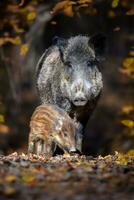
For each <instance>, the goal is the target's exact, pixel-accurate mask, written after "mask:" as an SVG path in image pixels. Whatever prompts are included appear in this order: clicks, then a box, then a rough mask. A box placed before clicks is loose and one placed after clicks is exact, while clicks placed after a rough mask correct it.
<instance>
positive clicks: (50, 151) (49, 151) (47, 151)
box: [43, 141, 56, 156]
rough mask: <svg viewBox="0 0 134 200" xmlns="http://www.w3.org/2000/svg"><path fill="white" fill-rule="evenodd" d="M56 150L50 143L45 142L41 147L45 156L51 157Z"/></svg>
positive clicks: (52, 143) (53, 144)
mask: <svg viewBox="0 0 134 200" xmlns="http://www.w3.org/2000/svg"><path fill="white" fill-rule="evenodd" d="M55 149H56V145H55V143H54V142H52V141H45V142H44V146H43V153H44V154H45V155H46V156H53V154H54V151H55Z"/></svg>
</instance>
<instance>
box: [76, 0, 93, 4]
mask: <svg viewBox="0 0 134 200" xmlns="http://www.w3.org/2000/svg"><path fill="white" fill-rule="evenodd" d="M78 3H79V4H85V3H92V0H79V1H78Z"/></svg>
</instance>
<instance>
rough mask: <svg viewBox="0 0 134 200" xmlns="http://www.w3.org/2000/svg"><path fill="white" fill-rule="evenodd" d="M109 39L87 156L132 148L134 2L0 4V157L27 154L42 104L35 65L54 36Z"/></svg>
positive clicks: (10, 0)
mask: <svg viewBox="0 0 134 200" xmlns="http://www.w3.org/2000/svg"><path fill="white" fill-rule="evenodd" d="M98 32H103V33H105V34H106V36H107V49H106V55H105V60H104V61H103V64H102V74H103V79H104V89H103V93H102V96H101V98H100V101H99V103H98V106H97V108H96V110H95V112H94V114H93V116H92V118H91V119H90V121H89V123H88V127H87V133H86V135H85V138H84V144H83V146H84V152H85V153H86V154H90V155H91V154H92V155H97V154H103V155H105V154H108V153H113V152H114V151H121V152H129V151H132V149H134V43H133V41H134V1H133V0H76V1H74V0H60V1H58V0H51V1H50V0H31V1H30V0H6V1H0V153H2V154H7V153H11V152H13V151H14V150H17V151H24V152H26V151H27V142H28V132H29V121H30V116H31V114H32V112H33V110H34V108H35V107H36V106H37V105H38V104H39V98H38V95H37V91H36V84H35V67H36V64H37V61H38V59H39V57H40V56H41V55H42V53H43V52H44V51H45V49H46V48H47V47H48V46H49V45H51V41H52V38H53V37H54V36H55V35H57V36H62V37H65V38H68V37H70V36H73V35H78V34H82V35H89V36H90V35H93V34H95V33H98Z"/></svg>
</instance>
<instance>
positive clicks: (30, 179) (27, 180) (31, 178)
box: [22, 175, 36, 183]
mask: <svg viewBox="0 0 134 200" xmlns="http://www.w3.org/2000/svg"><path fill="white" fill-rule="evenodd" d="M22 180H23V181H24V182H25V183H33V182H35V180H36V179H35V177H34V176H32V175H23V177H22Z"/></svg>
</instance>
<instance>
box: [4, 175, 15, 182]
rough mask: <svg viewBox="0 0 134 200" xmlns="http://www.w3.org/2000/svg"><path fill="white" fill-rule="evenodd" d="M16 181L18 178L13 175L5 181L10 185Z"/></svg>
mask: <svg viewBox="0 0 134 200" xmlns="http://www.w3.org/2000/svg"><path fill="white" fill-rule="evenodd" d="M15 180H16V177H15V176H13V175H8V176H6V177H5V181H6V182H8V183H12V182H14V181H15Z"/></svg>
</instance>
